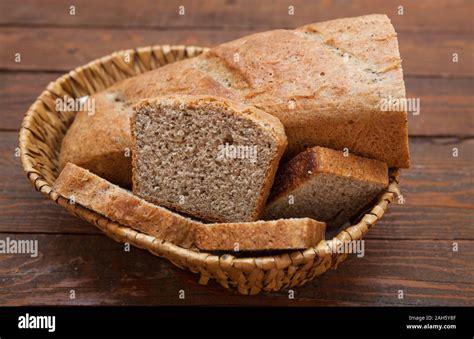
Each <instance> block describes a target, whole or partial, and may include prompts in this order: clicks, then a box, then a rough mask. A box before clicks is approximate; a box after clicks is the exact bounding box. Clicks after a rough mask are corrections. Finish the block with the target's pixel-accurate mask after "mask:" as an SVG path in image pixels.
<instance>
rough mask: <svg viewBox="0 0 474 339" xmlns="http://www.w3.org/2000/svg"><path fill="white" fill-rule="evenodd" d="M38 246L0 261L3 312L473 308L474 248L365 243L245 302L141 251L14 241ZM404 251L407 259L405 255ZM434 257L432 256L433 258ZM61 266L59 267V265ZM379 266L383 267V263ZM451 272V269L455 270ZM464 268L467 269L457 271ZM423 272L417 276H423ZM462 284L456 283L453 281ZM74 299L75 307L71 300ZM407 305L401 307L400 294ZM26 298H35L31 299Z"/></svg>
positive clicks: (89, 240)
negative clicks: (321, 269) (290, 284)
mask: <svg viewBox="0 0 474 339" xmlns="http://www.w3.org/2000/svg"><path fill="white" fill-rule="evenodd" d="M6 237H10V238H11V239H28V240H37V241H38V248H39V255H38V257H36V258H31V257H30V256H28V255H13V254H11V255H2V260H1V261H0V281H1V282H2V289H1V290H0V305H25V304H28V305H29V304H35V305H44V304H59V305H88V304H100V305H122V304H127V305H174V304H178V305H282V306H296V305H314V306H317V305H321V306H322V305H355V304H357V305H364V304H368V303H370V304H372V305H417V304H423V305H469V304H472V302H474V285H473V284H472V283H473V273H472V271H471V272H468V271H467V270H468V267H469V262H472V260H473V259H474V242H473V241H461V242H460V244H459V249H460V250H459V252H458V253H456V255H454V254H453V253H452V252H449V248H450V243H449V242H446V241H444V242H439V241H425V242H423V243H422V244H421V245H420V243H419V242H414V241H397V240H391V241H379V240H370V241H367V242H366V248H367V250H366V253H365V256H364V257H362V258H357V257H355V256H351V257H350V258H349V259H348V262H347V263H344V264H343V266H341V268H340V269H338V270H336V271H331V272H328V273H327V274H325V275H324V276H322V277H320V278H319V279H317V280H315V281H313V282H311V283H309V284H308V285H306V286H303V287H301V288H297V289H295V299H289V298H288V292H286V291H282V292H278V293H275V294H271V295H261V296H256V297H243V296H241V295H237V294H233V293H229V292H228V291H226V290H225V289H224V288H222V287H220V286H218V285H217V284H216V283H212V284H211V285H210V286H207V287H205V286H200V285H198V284H197V277H196V276H195V275H193V274H191V273H189V272H185V271H182V270H180V269H178V268H176V267H174V266H173V265H172V264H170V263H169V262H168V261H166V260H164V259H161V258H156V257H154V256H152V255H150V254H148V253H147V252H145V251H143V250H139V249H136V248H131V251H130V252H125V251H124V246H123V245H122V244H119V243H116V242H114V241H112V240H111V239H109V238H107V237H106V236H102V235H21V236H20V235H15V234H0V239H5V238H6ZM407 251H408V253H409V256H407V255H406V254H405V253H406V252H407ZM434 251H435V252H436V253H437V255H433V252H434ZM58 258H61V260H58ZM382 258H383V261H382V260H381V259H382ZM452 267H456V268H452ZM462 267H464V268H462ZM420 268H421V269H420ZM458 276H462V278H460V281H455V279H456V278H457V277H458ZM71 290H74V291H75V294H76V299H74V300H71V299H70V298H69V295H70V294H69V293H70V291H71ZM180 290H184V292H185V296H186V297H185V299H184V300H182V299H179V298H178V295H179V291H180ZM399 290H403V291H404V299H398V296H397V295H398V291H399ZM31 291H34V293H32V292H31Z"/></svg>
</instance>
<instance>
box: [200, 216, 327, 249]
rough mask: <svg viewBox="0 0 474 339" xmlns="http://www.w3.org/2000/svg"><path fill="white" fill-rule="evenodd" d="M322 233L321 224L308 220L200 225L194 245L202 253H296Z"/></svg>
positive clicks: (323, 230)
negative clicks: (203, 251)
mask: <svg viewBox="0 0 474 339" xmlns="http://www.w3.org/2000/svg"><path fill="white" fill-rule="evenodd" d="M325 230H326V224H325V223H322V222H318V221H315V220H313V219H309V218H302V219H280V220H273V221H257V222H252V223H229V224H210V225H200V226H198V227H196V246H197V247H198V248H199V249H201V250H206V251H261V250H280V249H294V250H296V249H304V248H308V247H312V246H316V245H317V244H318V243H319V242H320V241H321V240H324V238H325Z"/></svg>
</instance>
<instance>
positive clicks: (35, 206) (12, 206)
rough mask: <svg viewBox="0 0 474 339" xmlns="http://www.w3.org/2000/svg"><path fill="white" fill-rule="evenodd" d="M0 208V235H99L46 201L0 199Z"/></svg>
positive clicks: (99, 232)
mask: <svg viewBox="0 0 474 339" xmlns="http://www.w3.org/2000/svg"><path fill="white" fill-rule="evenodd" d="M0 206H1V210H0V232H1V231H2V230H9V231H10V232H15V233H36V232H41V233H68V234H69V233H80V234H102V232H101V231H100V230H99V229H98V228H97V227H95V226H94V225H91V224H89V223H88V222H85V221H83V220H81V219H79V218H77V217H75V216H73V215H71V214H69V213H68V212H67V211H66V210H65V209H64V208H62V207H61V206H59V205H56V204H55V203H54V202H53V201H51V200H49V199H11V198H10V199H5V198H0ZM28 211H31V213H29V212H28Z"/></svg>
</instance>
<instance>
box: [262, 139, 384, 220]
mask: <svg viewBox="0 0 474 339" xmlns="http://www.w3.org/2000/svg"><path fill="white" fill-rule="evenodd" d="M387 186H388V169H387V165H386V164H385V163H383V162H381V161H377V160H373V159H367V158H362V157H358V156H354V155H347V156H345V155H344V154H343V152H340V151H335V150H332V149H329V148H323V147H313V148H310V149H307V150H306V151H304V152H302V153H300V154H298V155H297V156H296V157H294V158H293V159H291V160H290V161H289V162H288V163H286V164H284V165H282V166H281V167H280V169H279V170H278V174H277V176H276V178H275V184H274V186H273V188H272V193H271V196H270V198H269V201H268V204H267V206H266V209H265V219H279V218H294V217H309V218H314V219H316V220H321V221H324V222H326V223H327V225H328V227H335V226H339V225H340V224H342V223H344V222H345V221H348V220H349V218H350V217H352V216H353V215H354V214H355V213H356V212H357V211H358V210H359V209H361V208H362V207H364V206H365V205H366V204H367V203H369V202H370V201H371V200H372V199H374V198H375V197H376V196H377V195H378V194H379V193H380V192H381V191H382V190H383V189H384V188H386V187H387Z"/></svg>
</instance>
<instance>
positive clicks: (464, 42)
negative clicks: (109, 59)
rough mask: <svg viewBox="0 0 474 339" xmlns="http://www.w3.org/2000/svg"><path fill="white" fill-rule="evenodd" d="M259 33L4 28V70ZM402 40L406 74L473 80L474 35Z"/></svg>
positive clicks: (0, 62) (68, 65) (59, 67)
mask: <svg viewBox="0 0 474 339" xmlns="http://www.w3.org/2000/svg"><path fill="white" fill-rule="evenodd" d="M259 31H262V29H258V28H253V29H248V30H219V31H217V30H192V29H185V30H179V31H153V30H143V29H131V30H126V31H124V30H120V29H105V28H98V29H84V28H75V29H73V28H60V29H58V28H49V27H48V28H44V27H41V28H35V29H31V28H27V27H5V28H2V29H1V30H0V45H1V46H3V48H2V49H1V50H0V69H7V70H23V71H24V70H42V71H63V72H66V71H69V70H70V69H72V68H74V67H77V66H80V65H83V64H85V63H87V62H89V61H92V60H94V59H96V58H99V57H102V56H104V55H107V54H110V53H112V52H114V51H117V50H121V49H128V48H136V47H140V46H148V45H154V44H186V45H199V46H215V45H218V44H220V43H222V42H226V41H230V40H233V39H236V38H239V37H242V36H245V35H248V34H251V33H255V32H259ZM398 37H399V42H400V53H401V56H402V58H403V69H404V73H405V75H408V76H430V75H437V76H462V77H473V76H474V66H473V64H472V62H471V61H470V60H472V58H473V56H474V39H473V37H472V35H469V34H467V33H466V34H453V33H409V32H407V33H403V32H402V33H400V34H399V35H398ZM51 46H54V48H51ZM420 46H423V48H420ZM15 53H20V54H21V62H19V63H17V62H15ZM453 53H458V55H459V62H457V63H453V62H452V54H453ZM53 60H54V62H53Z"/></svg>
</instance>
